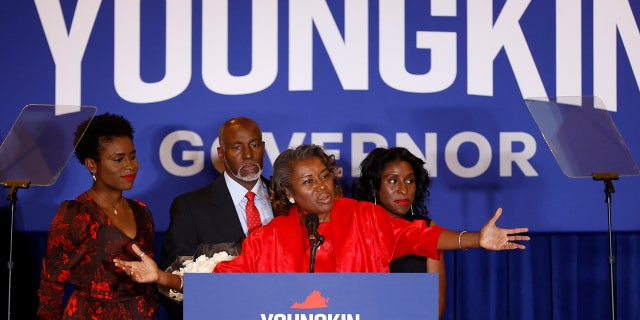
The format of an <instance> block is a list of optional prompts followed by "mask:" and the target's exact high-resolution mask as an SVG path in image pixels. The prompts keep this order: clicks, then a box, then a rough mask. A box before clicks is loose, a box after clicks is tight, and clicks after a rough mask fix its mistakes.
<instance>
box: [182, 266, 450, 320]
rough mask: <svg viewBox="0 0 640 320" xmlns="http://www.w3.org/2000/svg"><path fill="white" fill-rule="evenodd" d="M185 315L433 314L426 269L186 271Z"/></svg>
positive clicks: (378, 317)
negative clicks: (410, 270)
mask: <svg viewBox="0 0 640 320" xmlns="http://www.w3.org/2000/svg"><path fill="white" fill-rule="evenodd" d="M183 303H184V317H185V319H189V320H195V319H261V320H262V319H265V320H334V319H335V320H358V319H359V320H383V319H384V320H389V319H394V320H401V319H434V320H435V319H437V318H438V277H437V274H428V273H251V274H247V273H242V274H240V273H233V274H217V273H212V274H208V273H207V274H203V273H187V274H185V278H184V302H183Z"/></svg>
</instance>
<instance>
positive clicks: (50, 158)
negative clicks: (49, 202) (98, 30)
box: [0, 104, 96, 320]
mask: <svg viewBox="0 0 640 320" xmlns="http://www.w3.org/2000/svg"><path fill="white" fill-rule="evenodd" d="M95 113H96V108H95V107H76V106H55V105H37V104H31V105H27V106H25V107H24V108H23V109H22V111H21V112H20V115H19V116H18V118H17V119H16V121H15V122H14V124H13V127H12V128H11V131H9V133H8V134H7V137H6V138H5V140H4V141H3V142H2V144H1V145H0V184H2V186H3V187H4V188H9V193H8V195H7V200H9V202H10V203H11V223H10V224H11V225H10V228H11V230H10V239H9V261H8V263H7V268H8V271H9V288H8V290H9V291H8V304H7V317H8V318H7V319H9V320H10V319H11V280H12V274H13V267H14V265H13V231H14V217H15V209H16V207H17V201H18V190H19V189H26V188H29V186H31V185H34V186H50V185H52V184H53V183H54V182H55V181H56V180H57V179H58V177H59V176H60V174H61V173H62V169H64V167H65V165H66V163H67V161H68V160H69V158H70V157H71V154H72V153H73V150H74V148H75V145H74V144H73V141H74V133H75V131H76V128H77V127H78V126H79V125H80V124H81V123H82V122H84V121H86V120H91V119H93V116H94V115H95ZM85 129H86V128H85Z"/></svg>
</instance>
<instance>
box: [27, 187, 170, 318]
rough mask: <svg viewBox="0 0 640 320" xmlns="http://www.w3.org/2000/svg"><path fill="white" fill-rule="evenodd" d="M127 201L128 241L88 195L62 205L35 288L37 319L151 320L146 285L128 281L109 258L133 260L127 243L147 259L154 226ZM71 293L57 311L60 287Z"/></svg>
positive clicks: (141, 207) (153, 303)
mask: <svg viewBox="0 0 640 320" xmlns="http://www.w3.org/2000/svg"><path fill="white" fill-rule="evenodd" d="M127 202H128V204H129V206H130V207H131V209H132V210H133V214H134V217H135V221H136V236H135V239H131V238H129V237H128V236H126V235H125V234H124V233H122V232H121V231H120V229H118V228H116V227H115V226H114V225H113V224H112V222H111V219H110V218H109V217H108V216H107V215H106V214H105V213H104V212H103V211H102V209H100V207H99V206H98V204H97V203H96V202H94V201H93V200H92V198H91V196H90V195H89V194H88V193H86V192H85V193H83V194H81V195H80V196H78V197H77V198H76V199H75V200H68V201H63V202H62V203H61V204H60V207H59V208H58V212H57V213H56V216H55V217H54V219H53V222H52V223H51V228H50V229H49V236H48V240H47V251H46V254H45V257H44V259H43V260H42V274H41V279H40V288H39V289H38V297H39V303H40V304H39V306H38V317H39V318H40V319H156V318H157V312H156V311H157V309H158V302H157V297H156V295H155V293H154V292H155V291H154V289H153V285H152V284H141V283H137V282H134V281H132V280H131V279H130V277H129V276H127V275H126V274H125V273H124V272H123V271H122V270H120V269H119V268H116V267H115V266H114V264H113V259H114V258H116V257H117V258H120V259H122V260H138V259H139V258H138V257H137V256H136V255H135V253H134V252H132V251H131V250H130V249H129V245H130V244H131V243H132V242H135V243H137V244H138V245H139V246H140V248H141V249H142V250H143V251H144V252H146V253H147V254H149V255H150V256H151V257H152V258H153V254H154V252H155V245H154V242H153V237H154V225H153V217H152V216H151V211H150V210H149V208H147V206H146V205H145V204H144V203H141V202H138V201H134V200H129V199H127ZM67 283H70V284H72V285H73V288H74V290H73V292H72V293H71V295H70V296H69V298H68V301H67V303H66V306H63V300H64V294H65V285H66V284H67Z"/></svg>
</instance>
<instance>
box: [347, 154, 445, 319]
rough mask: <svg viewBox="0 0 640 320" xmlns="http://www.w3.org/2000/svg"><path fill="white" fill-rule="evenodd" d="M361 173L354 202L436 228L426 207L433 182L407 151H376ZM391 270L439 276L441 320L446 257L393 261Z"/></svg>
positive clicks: (362, 165) (367, 158) (368, 159)
mask: <svg viewBox="0 0 640 320" xmlns="http://www.w3.org/2000/svg"><path fill="white" fill-rule="evenodd" d="M360 172H361V175H360V178H359V179H357V180H356V181H355V183H354V186H353V190H352V191H353V197H354V198H355V199H357V200H364V201H369V202H373V203H377V204H379V205H381V206H382V207H383V208H385V209H386V210H387V211H388V212H389V213H390V214H391V215H392V216H395V217H400V218H403V219H405V220H409V221H413V220H417V219H420V220H425V221H426V222H427V225H428V226H433V225H436V224H435V222H433V220H431V219H430V218H429V215H428V211H427V208H426V206H425V200H426V198H427V197H428V196H429V184H430V183H431V178H430V177H429V173H428V172H427V170H425V168H424V161H422V159H420V158H418V157H416V156H414V155H413V154H412V153H411V152H409V150H407V149H405V148H400V147H396V148H389V149H384V148H376V149H374V150H373V151H371V153H369V155H367V157H366V158H365V159H364V160H363V161H362V163H361V164H360ZM389 269H390V271H391V272H435V273H438V278H439V288H438V289H439V290H438V296H439V315H440V317H442V315H443V314H444V308H445V305H446V300H445V299H446V289H447V282H446V281H447V277H446V271H445V262H444V257H442V256H441V257H440V260H439V261H438V260H434V259H428V258H426V257H421V256H416V255H406V256H403V257H400V258H396V259H394V260H393V261H391V264H390V265H389Z"/></svg>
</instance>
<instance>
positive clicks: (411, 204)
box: [411, 204, 415, 216]
mask: <svg viewBox="0 0 640 320" xmlns="http://www.w3.org/2000/svg"><path fill="white" fill-rule="evenodd" d="M411 215H412V216H414V215H415V214H413V204H411Z"/></svg>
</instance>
